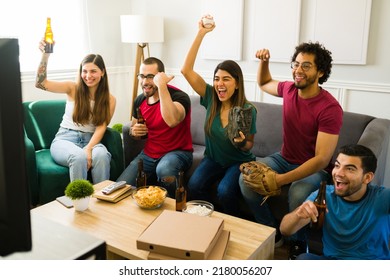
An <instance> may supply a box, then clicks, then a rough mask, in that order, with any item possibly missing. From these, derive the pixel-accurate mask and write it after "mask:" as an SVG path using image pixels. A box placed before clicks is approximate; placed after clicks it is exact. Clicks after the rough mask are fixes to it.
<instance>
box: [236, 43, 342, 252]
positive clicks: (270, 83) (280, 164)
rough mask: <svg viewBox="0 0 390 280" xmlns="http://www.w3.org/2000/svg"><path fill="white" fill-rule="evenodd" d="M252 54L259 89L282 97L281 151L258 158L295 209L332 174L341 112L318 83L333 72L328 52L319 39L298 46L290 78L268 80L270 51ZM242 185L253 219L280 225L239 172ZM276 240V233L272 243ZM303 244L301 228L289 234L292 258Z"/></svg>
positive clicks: (330, 96) (269, 78)
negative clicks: (284, 188) (256, 63)
mask: <svg viewBox="0 0 390 280" xmlns="http://www.w3.org/2000/svg"><path fill="white" fill-rule="evenodd" d="M256 57H257V58H258V59H260V63H259V69H258V76H257V81H258V84H259V86H260V88H261V89H262V90H263V91H265V92H267V93H269V94H272V95H274V96H277V97H281V98H283V145H282V149H281V151H280V152H278V153H275V154H272V155H270V156H268V157H266V158H262V159H261V160H260V161H261V162H264V163H266V164H267V165H268V166H270V167H271V168H272V169H274V170H275V171H276V172H277V173H278V174H277V175H276V181H277V184H278V185H279V186H282V185H286V184H291V186H290V189H289V194H288V196H289V199H288V200H289V209H290V211H293V210H295V208H297V207H298V206H299V205H301V204H302V203H303V202H304V201H305V200H306V198H307V197H308V196H309V194H311V193H312V192H313V191H315V190H317V189H318V188H319V186H320V183H321V181H328V180H329V179H330V178H331V177H330V173H329V171H331V159H332V156H333V153H334V151H335V149H336V146H337V142H338V139H339V133H340V129H341V126H342V120H343V110H342V108H341V106H340V104H339V103H338V101H337V100H336V99H335V98H334V97H333V96H332V95H331V94H330V93H329V92H328V91H326V90H324V89H323V88H322V87H320V86H319V85H320V84H322V83H324V82H326V81H327V79H328V78H329V75H330V73H331V68H332V57H331V52H329V51H328V50H327V49H325V48H324V47H323V46H322V45H321V44H319V43H302V44H300V45H299V46H297V47H296V49H295V53H294V55H293V57H292V60H291V68H292V76H293V79H294V81H293V82H279V81H277V80H274V79H272V76H271V73H270V70H269V59H270V52H269V50H267V49H261V50H259V51H257V53H256ZM260 133H261V132H260ZM240 187H241V192H242V194H243V196H244V198H245V200H246V202H247V203H248V205H249V206H250V208H251V210H252V212H253V214H254V216H255V219H256V221H257V222H259V223H262V224H266V225H269V226H273V227H276V228H277V229H278V228H279V225H278V222H277V221H276V220H275V218H274V217H273V216H272V214H271V211H270V209H269V208H268V205H267V204H266V203H264V204H263V205H262V206H261V205H260V202H261V200H262V197H261V195H259V194H257V193H256V192H254V191H253V190H251V189H250V188H249V187H247V186H246V185H245V183H244V181H243V180H242V176H241V177H240ZM280 238H281V235H280V232H279V231H277V236H276V240H275V242H277V241H278V240H280ZM277 245H278V244H275V246H277ZM306 248H307V245H306V237H305V230H304V229H303V230H301V231H299V232H298V233H297V234H296V235H294V236H293V237H292V240H291V248H290V258H292V259H293V258H295V256H296V255H297V254H300V253H301V252H302V251H306Z"/></svg>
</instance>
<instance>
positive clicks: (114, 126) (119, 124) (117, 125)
mask: <svg viewBox="0 0 390 280" xmlns="http://www.w3.org/2000/svg"><path fill="white" fill-rule="evenodd" d="M122 128H123V124H121V123H116V124H114V125H113V126H112V129H114V130H116V131H118V132H119V133H120V134H122Z"/></svg>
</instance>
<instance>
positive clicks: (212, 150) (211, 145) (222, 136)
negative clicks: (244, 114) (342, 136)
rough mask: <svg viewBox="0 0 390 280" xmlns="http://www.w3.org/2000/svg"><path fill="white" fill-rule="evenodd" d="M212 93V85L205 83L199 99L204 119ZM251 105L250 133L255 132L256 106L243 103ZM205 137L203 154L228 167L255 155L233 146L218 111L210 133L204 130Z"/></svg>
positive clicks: (252, 158) (250, 158)
mask: <svg viewBox="0 0 390 280" xmlns="http://www.w3.org/2000/svg"><path fill="white" fill-rule="evenodd" d="M213 94H214V91H213V87H212V86H211V85H207V87H206V94H205V96H204V97H203V98H201V99H200V104H201V105H202V106H204V107H205V108H206V110H207V111H206V121H207V119H208V117H209V115H210V108H211V106H210V105H211V102H213V99H212V95H213ZM248 107H252V125H251V128H250V134H255V133H256V116H257V111H256V108H255V107H253V106H252V105H251V104H250V103H248V104H246V105H245V108H248ZM205 137H206V141H205V142H206V150H205V156H208V157H210V158H211V159H213V160H214V161H215V162H217V163H219V164H220V165H222V166H223V167H228V166H230V165H232V164H236V163H242V162H248V161H252V160H255V159H256V157H255V156H254V155H253V154H252V152H251V151H242V150H241V149H239V148H237V147H235V146H234V145H233V144H232V143H231V142H230V140H229V139H228V137H227V136H226V127H225V128H223V127H222V123H221V117H220V112H217V115H216V116H215V118H214V120H213V122H212V125H211V135H208V134H207V133H206V132H205Z"/></svg>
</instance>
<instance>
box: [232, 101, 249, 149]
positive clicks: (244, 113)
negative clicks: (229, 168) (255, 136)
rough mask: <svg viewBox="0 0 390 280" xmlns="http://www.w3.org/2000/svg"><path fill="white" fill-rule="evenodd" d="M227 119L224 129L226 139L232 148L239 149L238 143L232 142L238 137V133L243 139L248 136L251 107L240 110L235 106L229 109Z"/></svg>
mask: <svg viewBox="0 0 390 280" xmlns="http://www.w3.org/2000/svg"><path fill="white" fill-rule="evenodd" d="M228 119H229V122H228V125H227V129H226V133H227V137H228V138H229V139H230V141H231V142H232V144H233V145H234V146H236V147H239V146H240V143H237V142H234V138H237V137H240V134H239V133H238V132H239V131H241V132H242V133H243V134H244V135H245V137H246V136H247V135H248V134H249V131H250V129H251V125H252V107H248V108H242V107H239V106H235V107H233V108H232V109H230V111H229V117H228Z"/></svg>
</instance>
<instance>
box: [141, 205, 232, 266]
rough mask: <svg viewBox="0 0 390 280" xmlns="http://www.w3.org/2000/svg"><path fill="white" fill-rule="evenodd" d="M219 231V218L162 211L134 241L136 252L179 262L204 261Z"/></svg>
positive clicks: (220, 231)
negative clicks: (165, 257) (135, 241)
mask: <svg viewBox="0 0 390 280" xmlns="http://www.w3.org/2000/svg"><path fill="white" fill-rule="evenodd" d="M223 227H224V221H223V219H221V218H217V217H203V216H198V215H194V214H189V213H184V212H178V211H172V210H164V211H162V212H161V214H160V215H159V216H158V217H157V218H155V219H154V220H153V221H152V222H151V223H150V225H149V226H148V227H147V228H146V229H145V230H144V231H143V232H142V233H141V235H140V236H139V237H138V239H137V248H138V249H141V250H146V251H149V252H152V253H157V254H162V255H167V256H171V257H174V258H179V259H192V260H205V259H207V258H208V257H209V255H210V253H211V252H212V249H213V248H214V246H215V244H216V243H217V241H218V240H219V237H220V235H221V233H222V230H223Z"/></svg>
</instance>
